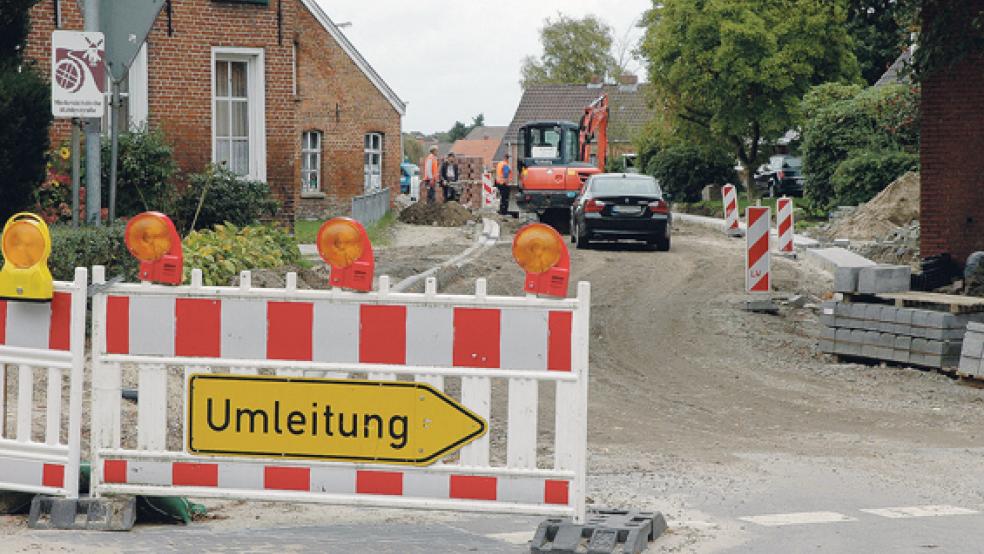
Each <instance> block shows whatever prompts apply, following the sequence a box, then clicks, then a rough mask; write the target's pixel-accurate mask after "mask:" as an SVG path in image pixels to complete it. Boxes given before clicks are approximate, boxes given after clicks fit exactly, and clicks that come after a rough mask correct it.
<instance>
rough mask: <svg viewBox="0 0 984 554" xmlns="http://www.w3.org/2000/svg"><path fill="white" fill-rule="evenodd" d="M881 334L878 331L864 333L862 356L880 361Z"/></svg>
mask: <svg viewBox="0 0 984 554" xmlns="http://www.w3.org/2000/svg"><path fill="white" fill-rule="evenodd" d="M880 340H881V333H879V332H878V331H865V332H864V342H863V343H861V355H862V356H864V357H865V358H871V359H873V360H877V359H878V354H879V353H880V352H879V349H880V342H879V341H880Z"/></svg>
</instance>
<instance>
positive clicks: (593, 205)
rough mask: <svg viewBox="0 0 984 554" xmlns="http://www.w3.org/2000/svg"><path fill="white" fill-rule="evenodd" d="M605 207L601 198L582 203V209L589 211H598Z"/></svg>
mask: <svg viewBox="0 0 984 554" xmlns="http://www.w3.org/2000/svg"><path fill="white" fill-rule="evenodd" d="M604 209H605V203H604V202H602V201H601V200H593V199H592V200H588V203H587V204H585V205H584V211H586V212H590V213H598V212H600V211H601V210H604Z"/></svg>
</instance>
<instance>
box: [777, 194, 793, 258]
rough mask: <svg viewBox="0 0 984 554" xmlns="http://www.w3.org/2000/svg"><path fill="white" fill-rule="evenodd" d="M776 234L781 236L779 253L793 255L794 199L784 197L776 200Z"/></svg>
mask: <svg viewBox="0 0 984 554" xmlns="http://www.w3.org/2000/svg"><path fill="white" fill-rule="evenodd" d="M776 234H777V235H778V236H779V252H780V253H782V254H792V253H793V252H794V249H793V199H792V198H787V197H785V196H783V197H782V198H780V199H778V200H776Z"/></svg>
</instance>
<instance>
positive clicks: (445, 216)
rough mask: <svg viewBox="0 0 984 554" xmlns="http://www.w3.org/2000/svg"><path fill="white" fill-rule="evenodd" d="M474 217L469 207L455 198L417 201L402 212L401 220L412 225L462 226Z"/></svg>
mask: <svg viewBox="0 0 984 554" xmlns="http://www.w3.org/2000/svg"><path fill="white" fill-rule="evenodd" d="M472 219H474V216H473V215H472V213H471V212H470V211H468V208H465V207H464V206H462V205H461V204H459V203H457V202H455V201H453V200H452V201H451V202H434V203H430V204H428V203H427V202H426V201H423V202H417V203H416V204H411V205H410V206H409V207H407V208H406V209H404V210H403V211H402V212H400V221H402V222H403V223H409V224H411V225H436V226H438V227H460V226H462V225H464V224H465V223H467V222H468V221H470V220H472Z"/></svg>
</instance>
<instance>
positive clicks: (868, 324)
mask: <svg viewBox="0 0 984 554" xmlns="http://www.w3.org/2000/svg"><path fill="white" fill-rule="evenodd" d="M865 306H866V308H865V310H864V328H865V329H867V330H869V331H880V330H881V313H882V306H881V304H866V305H865Z"/></svg>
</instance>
